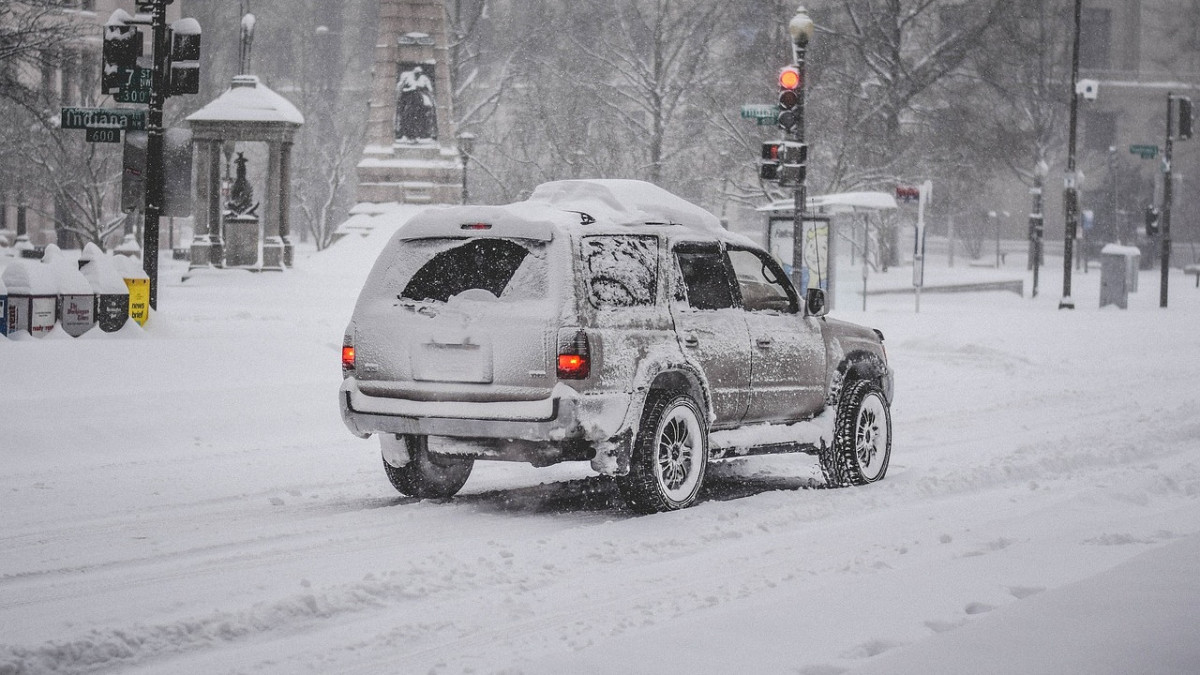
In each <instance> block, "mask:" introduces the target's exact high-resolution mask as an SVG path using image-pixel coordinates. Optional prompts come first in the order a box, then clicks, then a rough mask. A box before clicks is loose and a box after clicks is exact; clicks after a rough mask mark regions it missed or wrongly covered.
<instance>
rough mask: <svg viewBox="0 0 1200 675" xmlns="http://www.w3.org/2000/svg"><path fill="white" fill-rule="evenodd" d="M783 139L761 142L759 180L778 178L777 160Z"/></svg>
mask: <svg viewBox="0 0 1200 675" xmlns="http://www.w3.org/2000/svg"><path fill="white" fill-rule="evenodd" d="M782 149H783V141H767V142H765V143H763V144H762V158H761V161H759V164H758V177H759V178H760V179H761V180H779V160H780V153H781V151H782Z"/></svg>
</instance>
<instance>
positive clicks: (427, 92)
mask: <svg viewBox="0 0 1200 675" xmlns="http://www.w3.org/2000/svg"><path fill="white" fill-rule="evenodd" d="M455 138H456V129H455V127H454V117H453V113H452V110H451V107H450V63H449V51H448V49H447V38H446V10H445V6H444V4H443V3H442V1H441V0H379V33H378V39H377V40H376V45H375V67H374V79H373V81H372V84H371V104H370V113H369V119H368V122H367V147H366V149H365V150H364V152H363V159H362V161H361V162H359V165H358V195H357V198H358V201H359V202H368V203H377V204H384V203H388V202H397V203H402V204H456V203H458V202H459V201H460V200H461V187H460V186H461V182H462V168H463V167H462V162H461V160H460V158H459V151H458V148H457V147H456V146H455V140H454V139H455Z"/></svg>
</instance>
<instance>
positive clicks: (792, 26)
mask: <svg viewBox="0 0 1200 675" xmlns="http://www.w3.org/2000/svg"><path fill="white" fill-rule="evenodd" d="M815 28H816V24H814V23H813V20H812V19H811V18H809V16H808V12H807V11H806V10H805V9H804V6H803V5H801V6H799V7H797V8H796V15H795V16H793V17H792V20H791V21H789V22H788V34H790V35H791V36H792V60H793V62H794V63H795V66H796V70H797V71H798V73H799V76H800V78H799V82H798V83H797V84H798V86H797V87H796V93H797V100H796V107H795V114H796V124H795V126H793V127H792V128H791V130H790V132H789V135H790V136H791V138H790V139H789V140H791V141H794V142H796V143H799V144H801V145H802V144H803V143H804V89H805V85H806V84H807V83H806V82H805V81H804V78H805V74H804V59H805V54H806V52H807V50H808V43H809V41H810V40H812V36H813V30H814V29H815ZM806 173H807V169H805V172H804V173H801V175H800V177H799V180H798V181H797V182H796V188H795V192H794V194H793V204H792V283H794V284H795V285H796V289H797V290H799V291H800V292H801V293H806V292H807V290H806V289H801V288H800V279H801V267H802V266H803V260H804V209H805V207H806V206H807V201H808V195H807V194H806V188H805V179H806Z"/></svg>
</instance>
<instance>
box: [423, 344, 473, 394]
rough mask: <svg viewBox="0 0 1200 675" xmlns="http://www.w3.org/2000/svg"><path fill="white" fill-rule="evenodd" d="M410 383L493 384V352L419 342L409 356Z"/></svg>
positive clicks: (468, 347)
mask: <svg viewBox="0 0 1200 675" xmlns="http://www.w3.org/2000/svg"><path fill="white" fill-rule="evenodd" d="M412 356H413V359H412V373H413V379H414V380H417V381H419V382H469V383H478V384H488V383H490V382H491V381H492V348H491V345H490V344H479V343H476V342H438V341H431V342H421V343H418V344H417V345H416V349H414V350H413V352H412Z"/></svg>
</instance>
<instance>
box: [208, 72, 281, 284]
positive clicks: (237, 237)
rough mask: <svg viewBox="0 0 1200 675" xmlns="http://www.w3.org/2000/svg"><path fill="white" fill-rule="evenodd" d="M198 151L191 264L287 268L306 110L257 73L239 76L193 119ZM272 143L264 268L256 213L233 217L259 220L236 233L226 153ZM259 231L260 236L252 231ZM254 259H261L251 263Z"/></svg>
mask: <svg viewBox="0 0 1200 675" xmlns="http://www.w3.org/2000/svg"><path fill="white" fill-rule="evenodd" d="M187 122H188V125H189V126H190V127H191V129H192V142H193V144H194V146H195V148H196V149H197V152H196V172H195V174H194V175H195V177H196V178H195V181H196V197H197V202H198V203H199V204H202V205H204V206H203V207H202V208H199V209H197V210H196V214H195V233H196V234H195V237H194V238H193V240H192V250H191V267H192V268H193V269H195V268H197V267H207V266H209V265H212V266H215V267H226V266H230V267H259V268H260V269H263V270H282V269H283V268H284V267H291V266H292V259H293V248H292V243H291V240H290V238H289V235H290V233H291V230H290V226H289V223H288V211H289V209H290V207H291V182H292V180H291V179H292V167H291V157H292V143H293V141H294V139H295V136H296V131H297V130H298V129H299V128H300V127H301V126H302V125H303V124H304V115H302V114H300V111H299V110H297V109H296V106H294V105H292V103H291V102H290V101H288V100H287V99H285V98H284V97H282V96H280V95H279V94H277V93H275V92H274V91H272V90H271V89H270V88H269V87H267V86H266V85H264V84H263V83H262V82H260V81H259V79H258V77H257V76H255V75H235V76H234V77H233V81H232V82H231V83H230V86H229V89H227V90H226V91H225V93H223V94H221V95H220V96H218V97H217V98H216V99H215V100H213V101H212V102H211V103H209V104H208V105H206V106H204V107H203V108H201V109H200V110H198V111H196V112H195V113H193V114H191V115H189V116H188V118H187ZM244 142H262V143H266V144H267V156H268V159H267V187H266V194H265V195H264V202H265V203H264V204H263V207H264V208H263V209H262V210H261V213H262V216H261V217H262V232H263V240H262V258H261V266H259V265H258V260H259V258H258V223H257V219H255V218H254V216H253V215H249V216H245V215H244V214H233V215H235V216H238V215H243V216H244V217H242V218H240V219H239V218H237V217H235V218H230V219H229V221H230V222H233V221H238V222H239V223H246V222H253V229H252V231H250V230H246V229H245V228H242V229H240V230H239V231H238V232H237V233H236V234H234V235H233V236H232V238H231V237H230V234H231V233H230V232H228V231H227V229H226V224H227V223H226V218H225V211H226V208H225V206H226V205H225V204H222V197H223V195H222V191H221V153H222V150H226V151H227V152H228V154H232V151H233V149H234V147H235V144H236V143H244ZM251 235H252V236H251ZM249 261H253V262H249Z"/></svg>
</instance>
